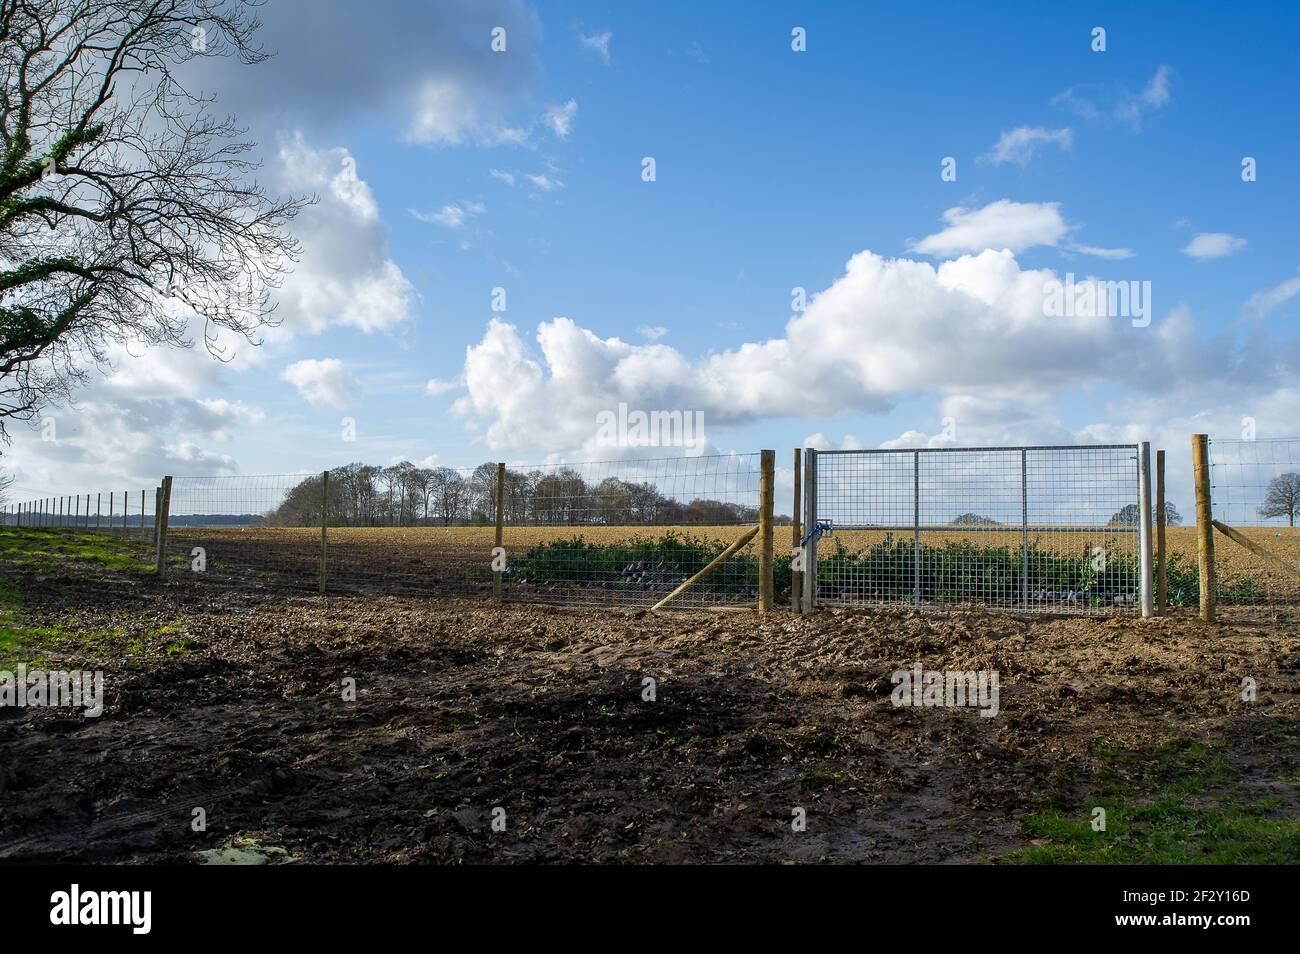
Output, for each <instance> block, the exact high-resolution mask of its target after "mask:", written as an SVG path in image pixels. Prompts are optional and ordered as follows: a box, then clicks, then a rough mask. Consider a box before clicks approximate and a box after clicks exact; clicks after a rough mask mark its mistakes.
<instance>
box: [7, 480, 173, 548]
mask: <svg viewBox="0 0 1300 954" xmlns="http://www.w3.org/2000/svg"><path fill="white" fill-rule="evenodd" d="M155 504H156V496H155V488H153V487H150V488H149V489H147V490H145V489H137V490H123V489H117V490H103V491H95V492H93V493H84V494H65V495H60V496H51V497H35V498H31V499H27V500H21V501H17V502H15V503H12V504H7V505H5V507H4V509H3V512H0V525H3V526H7V527H32V528H46V529H66V530H81V531H90V532H98V533H112V534H115V535H122V536H126V537H130V538H135V539H140V540H149V539H152V537H153V532H154V519H155V514H154V510H155Z"/></svg>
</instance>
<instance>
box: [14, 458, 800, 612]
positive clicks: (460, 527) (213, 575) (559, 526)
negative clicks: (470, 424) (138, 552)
mask: <svg viewBox="0 0 1300 954" xmlns="http://www.w3.org/2000/svg"><path fill="white" fill-rule="evenodd" d="M759 459H760V458H759V455H758V454H747V455H718V456H707V457H704V456H701V457H687V458H663V459H657V460H635V461H606V462H593V463H581V464H560V465H539V466H532V467H508V468H506V469H505V472H504V476H503V480H502V483H501V515H502V523H503V526H502V530H501V546H502V552H501V553H500V555H499V559H495V560H494V557H497V554H495V553H494V549H495V547H496V546H497V528H496V519H497V465H496V464H482V465H480V466H478V467H475V468H450V467H437V468H420V467H415V466H413V465H410V464H399V465H396V466H394V467H369V466H364V465H350V466H348V467H344V468H340V469H337V470H334V471H331V472H329V474H328V476H326V475H323V474H303V473H298V474H272V475H259V476H223V477H176V478H174V479H173V480H172V481H171V495H170V505H169V508H168V519H167V525H168V532H167V536H166V547H165V550H166V552H165V554H164V557H165V561H166V568H167V572H168V575H169V576H170V577H171V578H172V579H173V580H177V579H190V580H193V581H194V582H196V583H212V584H226V585H235V586H238V587H241V588H244V589H249V590H254V591H255V590H262V589H268V590H298V591H302V592H318V591H319V590H320V588H321V580H322V575H323V577H324V581H325V588H326V591H327V592H330V593H358V594H376V595H378V594H395V595H429V596H433V595H440V594H445V595H458V594H459V595H488V594H492V593H495V592H497V591H498V586H497V584H498V582H499V590H500V592H501V595H502V596H503V597H504V598H506V599H514V600H536V601H546V602H554V603H566V604H596V605H620V606H648V605H653V604H655V603H657V602H659V601H660V600H661V599H662V598H663V597H664V596H666V595H668V593H669V592H671V591H672V590H673V589H674V588H676V587H677V586H678V585H679V584H681V583H683V582H685V581H686V580H687V579H689V578H690V577H691V576H693V575H694V574H695V573H696V572H698V571H699V570H700V569H702V568H703V567H704V566H705V565H707V564H708V563H710V562H711V561H712V560H713V559H714V558H715V557H717V556H719V555H720V554H722V553H723V551H724V550H726V549H727V548H728V547H729V546H730V545H731V544H732V543H733V542H735V541H736V540H737V539H738V538H739V537H741V536H742V535H744V534H745V533H746V531H747V530H749V529H750V528H752V527H754V526H755V525H756V523H757V520H758V507H759ZM124 497H125V503H124ZM155 505H156V500H155V494H154V490H152V489H150V490H148V491H146V492H144V493H143V494H140V493H138V492H133V493H131V494H124V493H123V492H120V491H114V492H112V493H111V494H102V495H95V494H92V495H81V496H80V497H65V498H49V499H48V501H46V502H43V503H41V504H40V505H39V506H36V507H35V508H33V509H32V510H31V513H30V514H29V513H28V512H27V510H26V509H25V508H15V513H14V515H13V519H14V522H18V521H19V520H20V519H24V518H29V522H30V523H31V524H32V525H35V526H49V527H65V528H80V529H91V530H94V529H99V530H101V531H104V532H110V531H111V532H114V533H122V532H127V533H130V534H132V535H134V536H138V537H139V538H140V539H141V540H142V541H143V542H146V543H150V542H154V541H156V537H155V536H154V528H155V522H156V521H155V514H154V510H155ZM87 508H89V509H87ZM20 514H21V517H20ZM7 517H8V514H6V519H7ZM787 521H788V518H787ZM758 546H759V542H758V540H757V539H754V540H751V541H750V542H749V543H748V544H747V545H745V546H744V547H743V548H739V549H737V551H736V552H735V553H734V554H733V555H731V556H730V557H729V558H728V559H726V560H725V561H723V562H722V563H720V564H719V566H718V568H717V569H716V570H715V571H714V572H713V573H712V574H710V575H709V576H708V577H707V578H706V579H704V580H703V581H702V582H701V583H699V585H697V586H693V587H691V588H689V589H688V590H687V591H685V592H684V593H683V594H682V596H681V597H680V599H678V600H675V601H674V602H673V605H675V606H706V605H716V604H725V605H731V606H750V605H754V604H755V602H756V599H757V594H758V553H757V548H758ZM777 563H778V567H777V569H778V595H784V597H785V598H787V599H788V597H789V557H788V556H787V557H785V558H784V559H778V561H777ZM498 571H499V572H498Z"/></svg>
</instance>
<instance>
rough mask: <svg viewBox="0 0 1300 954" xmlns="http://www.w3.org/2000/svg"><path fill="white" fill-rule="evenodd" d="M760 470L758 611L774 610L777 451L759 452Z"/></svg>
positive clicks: (768, 611) (765, 612) (763, 614)
mask: <svg viewBox="0 0 1300 954" xmlns="http://www.w3.org/2000/svg"><path fill="white" fill-rule="evenodd" d="M758 459H759V471H758V613H759V615H760V616H766V615H767V614H768V613H770V612H771V611H772V500H773V488H774V482H775V475H776V451H774V450H765V451H762V452H761V453H760V454H759V458H758Z"/></svg>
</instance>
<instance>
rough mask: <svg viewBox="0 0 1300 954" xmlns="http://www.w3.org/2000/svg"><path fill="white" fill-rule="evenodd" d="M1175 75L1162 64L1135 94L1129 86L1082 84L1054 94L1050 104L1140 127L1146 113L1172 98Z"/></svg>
mask: <svg viewBox="0 0 1300 954" xmlns="http://www.w3.org/2000/svg"><path fill="white" fill-rule="evenodd" d="M1172 77H1173V70H1172V69H1170V67H1169V66H1167V65H1165V64H1163V63H1162V64H1161V65H1160V66H1159V67H1157V68H1156V71H1155V73H1154V74H1153V75H1152V76H1151V79H1149V80H1148V81H1147V83H1146V85H1145V86H1143V87H1142V90H1141V91H1140V92H1137V93H1134V92H1133V91H1132V90H1130V89H1129V88H1128V87H1127V86H1124V85H1118V84H1117V85H1112V86H1101V85H1098V84H1082V85H1079V86H1071V87H1070V88H1069V89H1067V90H1065V91H1063V92H1061V93H1058V94H1057V95H1056V96H1054V97H1052V100H1051V103H1052V105H1053V106H1065V107H1067V108H1069V109H1071V110H1073V111H1074V112H1076V113H1078V114H1079V115H1080V116H1082V117H1083V118H1084V119H1087V120H1089V121H1095V120H1099V119H1110V120H1115V121H1118V122H1122V123H1127V124H1128V125H1130V126H1132V127H1133V129H1135V130H1140V129H1141V128H1142V119H1143V117H1144V116H1145V115H1146V114H1147V113H1150V112H1152V111H1154V110H1157V109H1163V108H1164V107H1165V106H1168V105H1169V103H1170V102H1172V101H1173V94H1172V92H1171V90H1170V80H1171V79H1172Z"/></svg>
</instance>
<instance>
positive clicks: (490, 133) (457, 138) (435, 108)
mask: <svg viewBox="0 0 1300 954" xmlns="http://www.w3.org/2000/svg"><path fill="white" fill-rule="evenodd" d="M494 108H495V107H494V106H493V104H492V102H491V100H490V98H489V96H488V95H487V93H486V92H485V91H484V90H483V89H481V88H476V87H471V86H469V85H466V84H464V83H462V82H459V81H457V80H454V79H448V78H437V79H430V80H427V81H425V82H424V83H423V84H421V85H420V87H419V88H418V90H417V91H416V94H415V107H414V115H413V116H412V118H411V121H410V123H409V125H408V126H407V128H406V138H407V139H409V140H411V141H413V142H418V143H423V144H425V145H441V146H461V145H476V146H500V145H522V144H524V143H526V142H527V141H528V135H529V134H528V130H527V129H525V128H522V127H520V126H516V125H511V124H510V123H509V122H507V121H506V120H505V119H503V118H502V117H501V116H500V115H497V114H495V113H494Z"/></svg>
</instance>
